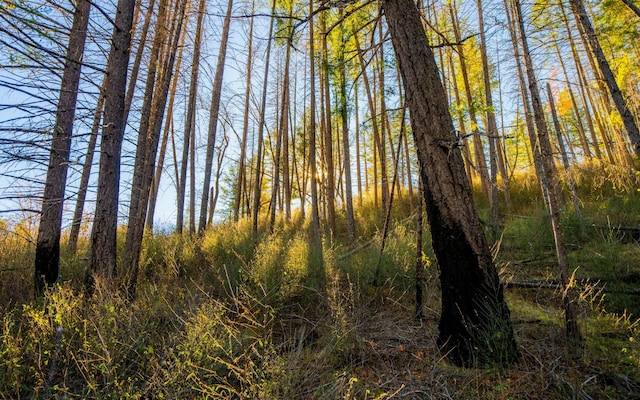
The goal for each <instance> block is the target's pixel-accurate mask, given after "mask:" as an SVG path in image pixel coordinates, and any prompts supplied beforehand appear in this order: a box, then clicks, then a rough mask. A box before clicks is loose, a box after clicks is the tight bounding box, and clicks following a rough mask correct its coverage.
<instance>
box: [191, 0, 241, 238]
mask: <svg viewBox="0 0 640 400" xmlns="http://www.w3.org/2000/svg"><path fill="white" fill-rule="evenodd" d="M232 9H233V0H229V2H228V3H227V13H226V14H225V17H224V23H223V25H222V36H221V38H220V49H219V53H218V64H217V65H216V73H215V76H214V78H213V93H212V95H211V106H210V107H209V129H208V132H207V153H206V158H205V164H204V182H203V184H202V201H201V202H200V220H199V222H198V233H200V234H202V233H204V230H205V228H206V227H207V215H208V214H207V206H208V205H209V187H210V186H211V170H212V168H213V151H214V149H215V145H216V131H217V129H218V115H219V111H220V96H221V94H222V78H223V74H224V63H225V58H226V56H227V43H228V41H229V27H230V25H231V11H232Z"/></svg>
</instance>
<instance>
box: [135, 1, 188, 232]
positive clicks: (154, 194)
mask: <svg viewBox="0 0 640 400" xmlns="http://www.w3.org/2000/svg"><path fill="white" fill-rule="evenodd" d="M185 7H187V8H186V9H185V14H189V9H190V8H191V2H190V1H189V2H188V3H187V4H186V6H185ZM186 32H187V30H186V29H182V32H180V35H181V38H180V44H179V50H178V51H179V53H178V59H177V61H176V67H175V70H176V71H180V67H181V65H182V52H183V49H184V42H185V39H186ZM179 79H180V76H179V75H178V74H175V75H174V76H173V83H172V84H171V89H170V92H169V104H168V106H167V118H165V126H164V133H163V135H162V143H161V144H160V154H159V155H158V165H157V166H156V172H155V174H154V178H153V184H152V186H151V193H150V194H149V211H148V212H147V228H146V229H147V231H148V232H149V233H151V234H153V217H154V214H155V210H156V202H157V200H158V190H159V189H160V179H161V178H162V171H163V169H164V159H165V155H166V152H167V143H168V141H169V132H172V135H171V136H172V137H173V136H174V135H173V131H174V127H173V125H174V124H173V106H174V104H175V98H176V90H177V87H178V80H179ZM176 169H177V166H176ZM175 176H176V179H179V177H178V173H176V175H175Z"/></svg>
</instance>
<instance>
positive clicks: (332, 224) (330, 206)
mask: <svg viewBox="0 0 640 400" xmlns="http://www.w3.org/2000/svg"><path fill="white" fill-rule="evenodd" d="M320 24H321V26H322V30H323V32H322V65H323V72H324V73H323V74H322V76H323V77H324V79H323V85H322V88H323V89H324V121H325V122H324V131H323V136H324V161H325V164H326V171H327V176H326V186H327V188H326V206H327V225H328V228H329V232H330V233H329V237H333V235H334V234H335V231H336V199H335V195H336V178H335V170H334V168H335V165H334V160H333V134H332V127H331V96H330V90H329V50H328V47H327V34H328V33H327V32H326V30H327V21H326V13H322V15H321V18H320Z"/></svg>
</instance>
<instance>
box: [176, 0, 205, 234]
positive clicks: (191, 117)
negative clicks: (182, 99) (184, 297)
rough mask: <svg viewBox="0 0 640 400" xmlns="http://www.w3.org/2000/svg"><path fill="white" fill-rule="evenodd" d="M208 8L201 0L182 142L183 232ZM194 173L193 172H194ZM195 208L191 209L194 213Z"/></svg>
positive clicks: (178, 222) (180, 192)
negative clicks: (201, 53)
mask: <svg viewBox="0 0 640 400" xmlns="http://www.w3.org/2000/svg"><path fill="white" fill-rule="evenodd" d="M206 9H207V2H206V0H200V4H199V6H198V18H197V21H196V38H195V41H194V44H193V59H192V61H191V79H190V81H189V98H188V100H187V116H186V119H185V123H184V138H183V142H182V143H183V144H182V160H181V162H180V177H179V178H178V193H177V200H178V212H177V217H176V232H177V233H178V234H182V225H183V221H184V203H185V197H186V190H187V161H188V159H189V149H190V147H191V145H192V143H193V141H194V140H195V132H194V131H195V115H196V96H197V91H198V75H199V72H200V45H201V43H202V33H203V32H202V23H203V20H204V14H205V11H206ZM192 175H193V174H192ZM193 213H194V210H193V209H192V210H191V214H192V215H193ZM194 230H195V224H193V223H192V224H191V231H192V232H193V231H194Z"/></svg>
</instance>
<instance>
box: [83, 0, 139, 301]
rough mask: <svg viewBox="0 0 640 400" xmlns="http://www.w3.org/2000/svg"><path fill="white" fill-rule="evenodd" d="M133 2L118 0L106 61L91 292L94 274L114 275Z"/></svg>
mask: <svg viewBox="0 0 640 400" xmlns="http://www.w3.org/2000/svg"><path fill="white" fill-rule="evenodd" d="M135 3H136V2H135V0H118V5H117V11H116V17H115V21H114V29H113V34H112V35H111V48H110V50H109V57H108V58H107V68H106V72H107V79H106V82H105V104H104V120H103V125H102V126H103V129H102V138H101V140H100V171H99V174H98V192H97V195H96V207H95V217H94V220H93V226H92V229H91V255H90V257H89V265H88V269H87V274H86V281H85V282H86V285H87V286H86V287H87V290H88V291H89V292H91V291H92V290H93V285H94V274H95V275H100V276H103V277H107V278H109V277H112V276H113V275H114V274H115V272H116V233H117V232H116V231H117V227H118V195H119V185H120V153H121V151H122V141H123V137H124V128H125V124H124V118H125V115H124V105H125V101H124V100H125V90H126V86H127V66H128V63H129V54H130V46H131V28H132V24H133V11H134V8H135Z"/></svg>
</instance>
